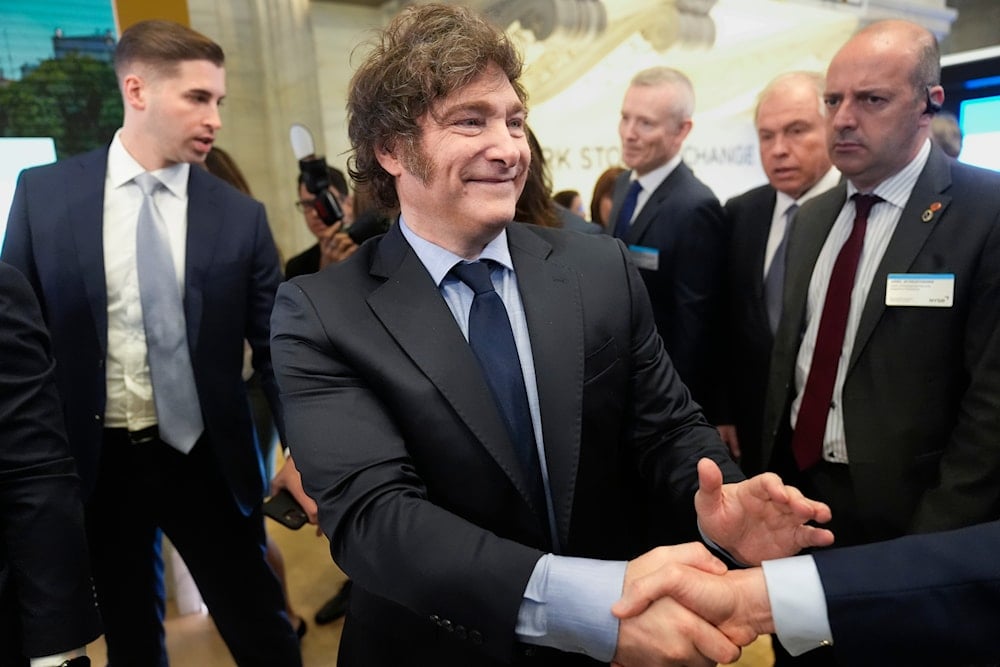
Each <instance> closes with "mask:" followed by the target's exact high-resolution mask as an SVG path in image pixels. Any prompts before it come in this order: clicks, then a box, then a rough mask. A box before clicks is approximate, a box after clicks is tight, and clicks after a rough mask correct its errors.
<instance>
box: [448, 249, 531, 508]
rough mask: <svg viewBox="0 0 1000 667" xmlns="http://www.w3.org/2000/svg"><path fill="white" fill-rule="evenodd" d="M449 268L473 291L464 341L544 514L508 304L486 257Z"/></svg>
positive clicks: (526, 400)
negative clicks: (477, 364)
mask: <svg viewBox="0 0 1000 667" xmlns="http://www.w3.org/2000/svg"><path fill="white" fill-rule="evenodd" d="M451 273H452V274H453V275H454V276H455V277H457V278H458V279H459V280H461V281H462V282H463V283H465V284H466V285H468V286H469V287H470V288H471V289H472V291H473V292H475V294H476V295H475V297H474V298H473V299H472V309H471V310H470V311H469V345H470V346H471V347H472V352H473V353H474V354H475V355H476V358H477V359H478V360H479V365H480V366H482V369H483V375H485V377H486V383H487V385H489V388H490V392H491V393H492V394H493V400H494V401H495V402H496V404H497V408H498V409H499V410H500V415H501V417H502V418H503V422H504V425H505V426H506V427H507V433H508V435H510V440H511V442H512V443H513V444H514V450H515V453H516V454H517V458H518V459H519V461H520V462H521V467H522V469H523V470H524V472H525V477H526V479H527V480H528V481H529V484H530V488H529V489H528V491H529V493H530V494H531V502H532V503H533V504H535V509H536V511H538V512H541V513H542V514H546V512H547V508H546V504H545V495H544V494H545V489H544V486H543V483H542V469H541V466H540V465H539V462H538V449H537V447H536V445H535V429H534V427H533V426H532V423H531V410H530V409H529V408H528V394H527V392H526V391H525V388H524V375H523V374H522V372H521V361H520V357H519V356H518V354H517V345H516V344H515V342H514V332H513V330H512V329H511V326H510V319H509V318H508V317H507V309H506V308H505V307H504V304H503V300H502V299H501V298H500V295H499V294H497V292H496V290H495V289H494V288H493V281H492V280H491V279H490V266H489V264H488V263H487V262H485V261H476V262H471V263H465V262H460V263H458V264H456V265H455V266H454V267H452V269H451Z"/></svg>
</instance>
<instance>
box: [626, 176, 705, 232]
mask: <svg viewBox="0 0 1000 667" xmlns="http://www.w3.org/2000/svg"><path fill="white" fill-rule="evenodd" d="M690 173H691V170H689V169H688V168H687V165H686V164H684V163H683V162H681V163H680V164H678V165H677V166H676V167H675V168H674V170H673V171H672V172H670V174H668V175H667V177H666V178H665V179H663V182H662V183H660V185H659V186H658V187H657V188H656V189H655V190H653V194H651V195H650V196H649V199H648V200H647V201H646V203H645V204H643V207H642V210H641V211H639V215H638V216H636V218H635V220H633V221H632V227H631V228H630V229H629V230H628V234H626V238H627V239H628V241H627V243H628V245H633V244H635V243H638V242H639V239H641V238H642V235H643V234H645V233H646V228H647V227H649V225H650V223H652V222H653V220H654V219H655V218H656V217H657V216H658V215H661V214H662V213H663V211H662V209H663V208H664V206H663V204H664V202H665V201H666V200H667V198H668V197H669V196H670V193H671V192H674V191H675V190H679V189H682V188H683V187H684V186H683V184H682V181H684V180H685V179H686V178H687V177H688V174H690ZM668 220H669V216H668Z"/></svg>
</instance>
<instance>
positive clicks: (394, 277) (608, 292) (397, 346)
mask: <svg viewBox="0 0 1000 667" xmlns="http://www.w3.org/2000/svg"><path fill="white" fill-rule="evenodd" d="M507 234H508V241H509V247H510V252H511V257H512V259H513V262H514V266H515V270H516V272H517V280H518V285H519V288H520V292H521V297H522V299H523V301H524V308H525V314H526V320H527V325H528V329H529V332H530V337H531V347H532V352H533V357H534V362H535V370H536V376H537V380H536V381H537V386H538V393H539V403H540V408H541V415H542V428H543V432H544V442H545V452H546V461H547V463H548V470H549V475H550V484H551V492H552V496H553V502H554V506H555V514H556V523H557V527H558V535H559V542H560V545H559V547H558V550H559V552H561V553H563V554H567V555H574V556H585V557H591V558H603V559H626V558H630V557H632V556H635V555H636V554H639V553H641V552H643V551H644V550H645V549H646V548H647V547H648V546H650V544H649V540H648V539H647V538H646V532H645V531H646V528H647V525H648V524H647V518H646V511H647V502H648V498H649V495H650V492H651V490H653V489H656V490H660V491H667V490H669V493H664V497H665V501H664V502H665V503H667V502H670V503H672V505H668V504H664V505H662V506H660V507H658V508H657V516H656V520H657V522H658V523H659V524H661V525H670V521H671V517H670V514H671V512H674V511H676V513H677V515H678V516H681V517H683V518H684V519H686V520H687V521H690V519H691V517H692V516H693V515H692V507H691V499H692V495H693V493H694V491H695V489H696V486H697V474H696V472H695V465H696V463H697V460H698V458H699V457H701V456H705V455H707V456H710V457H711V458H713V459H715V460H716V461H718V462H719V463H720V465H722V467H723V471H724V472H725V474H726V476H727V478H728V479H740V478H742V475H741V474H740V473H739V470H738V468H736V467H735V465H734V464H732V462H731V461H729V460H728V457H727V453H726V451H725V448H724V446H723V445H722V444H721V442H720V441H719V439H718V435H717V434H716V432H715V430H714V429H713V428H711V427H710V426H709V425H708V424H707V423H706V422H705V421H704V419H703V417H702V416H701V413H700V412H699V410H698V409H697V406H696V405H694V404H693V403H692V402H691V401H690V399H689V396H688V393H687V391H686V390H685V388H684V386H683V385H682V384H681V383H680V381H679V379H678V377H677V375H676V373H675V372H674V370H673V367H672V366H671V365H670V361H669V359H668V358H667V356H666V355H665V354H664V353H663V347H662V344H661V342H660V338H659V336H657V335H656V331H655V328H654V325H653V320H652V317H651V311H650V307H649V302H648V300H647V297H646V294H645V290H644V289H643V287H642V284H641V282H640V280H639V276H638V274H637V273H636V270H635V268H634V267H632V266H631V264H630V263H629V262H628V259H627V254H626V252H625V249H624V248H623V247H622V246H621V244H620V243H618V242H616V241H613V240H612V239H609V238H607V237H606V236H604V235H599V236H585V235H582V234H572V233H567V232H565V231H563V230H556V229H543V228H538V227H534V226H531V225H522V224H511V225H509V226H508V228H507ZM272 330H273V340H272V350H273V353H274V359H275V370H276V375H277V377H278V382H279V384H280V386H281V390H282V400H283V402H284V406H285V410H286V416H287V422H288V442H289V444H290V446H291V448H292V452H293V454H294V456H295V460H296V463H297V465H298V467H299V469H300V470H301V472H302V477H303V480H304V482H305V485H306V491H307V492H308V493H309V494H310V495H311V496H312V497H314V498H316V499H317V500H318V502H319V506H320V522H321V525H322V526H323V529H324V531H325V532H326V534H327V535H328V536H329V537H330V540H331V551H332V554H333V556H334V559H335V560H336V561H337V563H338V564H340V565H341V567H342V568H343V569H344V570H345V571H346V572H347V573H348V575H349V576H350V577H351V579H352V580H353V581H354V584H355V586H354V591H353V594H352V595H353V598H352V602H351V604H352V607H351V612H350V614H349V615H348V620H347V624H346V626H345V629H344V639H343V643H342V649H341V664H362V665H365V666H366V667H367V666H369V665H381V664H386V665H388V664H390V663H391V660H392V658H391V657H387V658H382V657H380V656H381V655H384V653H380V651H386V650H389V649H387V648H386V646H394V647H396V649H397V650H398V652H399V654H402V655H406V656H408V660H407V661H405V662H406V663H407V664H426V665H430V664H434V665H455V666H458V665H463V666H464V665H473V664H474V665H493V664H498V663H499V662H507V661H510V660H512V659H515V657H516V656H515V655H514V651H515V648H516V642H515V636H514V624H515V620H516V617H517V611H518V608H519V607H520V604H521V597H522V594H523V592H524V587H525V585H526V583H527V581H528V578H529V576H530V575H531V572H532V570H533V568H534V567H535V563H536V561H537V560H538V558H539V557H540V556H541V554H542V553H543V552H545V551H549V550H551V549H552V548H553V547H552V545H550V543H549V542H550V540H549V536H548V529H547V523H546V519H545V512H544V510H542V509H541V508H538V507H532V506H531V505H530V504H529V501H528V491H527V489H528V484H527V482H526V480H525V479H524V478H523V477H522V472H521V468H520V466H519V465H518V463H517V458H516V456H515V450H514V448H513V446H512V445H511V444H510V442H509V440H508V435H507V432H506V430H505V428H504V426H503V424H502V422H501V419H500V416H499V413H498V411H497V409H496V406H495V403H494V402H493V399H492V397H491V395H490V393H489V390H488V388H487V386H486V383H485V381H484V380H483V377H482V372H481V370H480V367H479V365H478V363H477V361H476V358H475V357H474V356H473V354H472V351H471V349H470V347H469V345H468V344H467V343H466V341H465V338H464V337H463V336H462V333H461V331H460V329H459V327H458V325H457V324H456V322H455V319H454V317H453V316H452V314H451V311H450V310H449V309H448V306H447V305H446V304H445V302H444V299H442V297H441V294H440V292H439V291H438V288H437V286H436V285H435V284H434V282H433V280H431V278H430V276H429V274H428V273H427V271H426V269H425V268H424V266H423V264H421V262H420V260H419V259H418V258H417V256H416V255H415V254H414V253H413V251H412V250H411V249H410V246H409V245H408V244H407V243H406V242H405V239H404V237H403V235H402V232H401V231H400V230H399V229H398V227H394V228H393V229H391V230H390V231H389V232H388V233H387V234H386V235H385V236H384V237H383V238H381V239H380V240H379V241H377V242H372V243H367V244H365V245H363V246H362V247H361V248H360V249H359V250H358V252H357V253H356V254H355V255H353V256H352V257H351V258H350V259H348V260H347V261H345V262H343V263H341V264H338V265H336V266H333V267H330V268H329V269H327V270H325V271H322V272H320V273H317V274H313V275H309V276H303V277H301V278H296V279H294V280H292V281H289V282H287V283H285V284H283V285H282V286H281V288H280V289H279V291H278V297H277V301H276V304H275V311H274V315H273V318H272ZM674 525H675V526H677V524H676V523H675V524H674ZM684 528H686V529H687V528H690V524H687V525H685V526H684ZM684 536H685V537H687V536H688V534H687V533H685V535H684ZM346 655H351V656H352V660H353V662H352V661H349V659H345V656H346ZM517 655H518V656H519V655H520V654H519V653H518V654H517ZM397 659H398V658H397ZM518 659H523V658H518ZM552 659H553V660H566V661H567V662H566V663H565V664H587V663H588V661H587V660H586V659H584V658H582V656H575V657H574V656H565V655H564V656H562V657H561V658H552ZM546 664H549V663H546ZM553 664H554V663H553ZM559 664H563V663H562V662H560V663H559Z"/></svg>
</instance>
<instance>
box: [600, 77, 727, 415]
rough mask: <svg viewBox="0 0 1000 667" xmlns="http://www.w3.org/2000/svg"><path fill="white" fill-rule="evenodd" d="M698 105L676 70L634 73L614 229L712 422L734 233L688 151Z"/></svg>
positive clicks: (625, 111) (674, 357) (622, 128)
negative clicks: (686, 160)
mask: <svg viewBox="0 0 1000 667" xmlns="http://www.w3.org/2000/svg"><path fill="white" fill-rule="evenodd" d="M694 103H695V99H694V88H693V87H692V85H691V81H690V80H689V79H688V78H687V76H685V75H684V74H683V73H682V72H679V71H677V70H675V69H671V68H669V67H652V68H650V69H647V70H643V71H641V72H639V73H638V74H636V75H635V77H633V79H632V81H631V83H630V85H629V87H628V90H626V92H625V99H624V101H623V102H622V111H621V119H620V120H619V123H618V135H619V137H620V138H621V142H622V161H623V162H624V163H625V165H626V166H627V167H628V168H629V171H627V172H625V173H623V174H622V175H621V176H619V177H618V180H617V181H616V183H615V188H614V196H613V200H612V205H611V216H610V223H609V229H613V234H614V236H615V237H616V238H620V239H621V240H622V241H623V242H624V243H625V245H626V246H628V248H629V252H630V254H631V256H632V259H633V261H634V262H635V264H636V266H637V267H639V275H641V276H642V279H643V282H644V283H645V285H646V290H647V291H648V292H649V299H650V301H651V302H652V304H653V318H654V320H655V322H656V329H657V331H659V333H660V336H661V337H662V338H663V344H664V346H665V347H666V348H667V353H668V354H669V355H670V359H671V361H673V363H674V366H675V367H676V368H677V372H678V373H679V374H680V376H681V380H683V381H684V384H686V385H687V387H688V389H690V391H691V394H692V396H693V397H694V399H695V400H696V401H698V403H700V404H701V405H702V407H703V408H704V409H705V411H706V413H707V415H708V417H709V418H710V419H712V420H713V421H714V418H715V417H716V415H715V408H716V405H717V403H718V396H717V394H716V387H717V379H718V373H719V372H720V371H721V368H720V365H719V363H718V355H717V353H716V348H715V346H714V344H713V341H714V340H716V338H717V337H718V334H719V332H720V328H721V323H722V322H721V316H722V307H723V302H722V295H723V288H724V284H725V283H724V279H725V261H726V243H727V239H728V233H729V231H728V226H727V223H726V220H725V217H724V215H723V212H722V207H721V206H720V205H719V200H718V199H716V197H715V195H714V194H713V193H712V191H711V190H710V189H709V188H708V186H706V185H705V184H704V183H702V182H701V181H700V180H698V178H697V177H696V176H695V175H694V172H692V171H691V169H690V168H689V167H688V166H687V165H686V164H685V163H684V161H683V160H682V159H681V149H682V147H683V146H684V140H685V139H687V136H688V133H689V132H690V131H691V127H692V120H691V116H692V115H693V114H694Z"/></svg>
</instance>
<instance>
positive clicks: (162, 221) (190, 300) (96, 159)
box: [3, 21, 301, 666]
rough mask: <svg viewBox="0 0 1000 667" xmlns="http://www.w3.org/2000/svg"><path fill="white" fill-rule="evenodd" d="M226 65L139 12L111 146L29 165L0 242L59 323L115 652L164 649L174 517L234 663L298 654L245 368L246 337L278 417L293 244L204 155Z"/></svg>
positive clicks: (172, 27) (121, 64)
mask: <svg viewBox="0 0 1000 667" xmlns="http://www.w3.org/2000/svg"><path fill="white" fill-rule="evenodd" d="M223 65H224V56H223V53H222V49H221V48H220V47H219V46H218V45H217V44H215V43H214V42H212V41H211V40H209V39H208V38H206V37H205V36H203V35H200V34H198V33H196V32H194V31H193V30H190V29H189V28H186V27H183V26H180V25H178V24H175V23H171V22H166V21H146V22H142V23H139V24H136V25H134V26H132V27H131V28H129V29H128V30H126V31H125V32H124V33H123V34H122V37H121V40H120V41H119V43H118V46H117V49H116V52H115V71H116V74H117V77H118V83H119V86H120V89H121V93H122V98H123V100H124V106H125V117H124V124H123V126H122V128H121V130H119V131H118V132H117V133H116V134H115V137H114V139H113V140H112V141H111V145H110V147H109V148H102V149H100V150H96V151H93V152H91V153H87V154H85V155H80V156H77V157H73V158H70V159H67V160H63V161H61V162H58V163H56V164H53V165H48V166H44V167H38V168H35V169H30V170H27V171H25V172H23V173H22V174H21V176H20V178H19V180H18V185H17V189H16V192H15V195H14V201H13V204H12V206H11V213H10V219H9V222H8V227H7V237H6V242H5V244H4V248H3V259H4V260H5V261H7V262H10V263H11V264H14V265H15V266H17V267H18V268H19V269H20V270H21V271H22V272H23V273H24V274H25V276H26V277H27V278H28V280H29V281H30V282H31V284H32V286H33V288H34V290H35V292H36V294H37V295H38V299H39V301H40V302H41V304H42V308H43V311H44V315H45V320H46V323H47V324H48V326H49V329H50V332H51V335H52V342H53V352H54V355H55V358H56V362H57V366H56V380H57V383H58V386H59V391H60V395H61V398H62V400H63V409H64V412H65V418H66V425H67V430H68V435H69V441H70V446H71V449H72V451H73V454H74V457H75V459H76V462H77V467H78V468H79V471H80V474H81V477H82V480H83V488H84V494H85V501H86V516H87V530H88V538H89V542H90V549H91V555H92V558H93V565H94V580H95V585H96V590H97V599H98V602H99V604H100V608H101V613H102V616H103V619H104V624H105V629H106V639H107V645H108V658H109V661H110V662H111V663H112V664H122V665H165V664H166V661H167V656H166V652H165V644H164V631H163V623H162V621H163V614H164V599H163V581H162V567H163V564H162V561H161V558H160V551H159V541H160V534H161V531H162V533H163V534H166V535H167V536H168V537H169V538H170V540H171V542H172V543H173V544H174V546H175V547H176V548H177V550H178V551H179V552H180V554H181V556H182V557H183V558H184V561H185V563H186V564H187V566H188V569H189V570H190V571H191V573H192V575H193V576H194V579H195V582H196V583H197V585H198V587H199V589H200V591H201V594H202V597H203V598H204V600H205V603H206V604H207V606H208V608H209V611H210V613H211V614H212V617H213V620H214V621H215V624H216V626H217V627H218V629H219V632H220V634H221V635H222V637H223V639H224V640H225V642H226V644H227V646H228V647H229V649H230V651H231V653H232V654H233V657H234V658H235V660H236V662H237V664H239V665H262V666H263V665H289V666H296V665H299V664H301V659H300V657H299V649H298V644H297V639H296V636H295V634H294V632H293V631H292V628H291V625H290V624H289V621H288V619H287V618H286V616H285V614H284V608H285V605H284V601H283V599H282V593H281V589H280V587H279V585H278V582H277V580H276V579H275V577H274V574H273V573H272V571H271V570H270V568H269V567H268V566H267V564H266V562H265V560H264V522H263V519H262V516H261V509H260V508H261V500H262V498H263V495H264V479H263V466H262V459H261V453H260V449H259V448H258V446H257V443H256V442H255V437H254V433H253V427H252V422H251V417H250V412H249V408H248V403H247V397H246V390H245V385H244V383H243V381H242V378H241V366H242V358H243V341H244V339H245V340H247V341H249V342H250V345H251V346H252V347H253V359H254V365H255V367H256V369H257V372H258V373H259V374H260V377H261V380H262V383H263V386H264V388H265V391H266V392H267V393H268V396H269V399H270V402H271V408H272V412H273V414H274V415H275V417H276V418H278V419H279V425H280V415H281V411H280V409H279V403H278V400H277V395H276V391H275V387H274V378H273V374H272V371H271V364H270V353H269V348H268V336H269V320H268V318H269V316H270V311H271V306H272V304H273V299H274V292H275V289H276V288H277V285H278V283H279V282H280V280H281V271H280V268H279V266H278V256H277V252H276V249H275V246H274V242H273V240H272V238H271V234H270V231H269V230H268V226H267V219H266V216H265V214H264V209H263V207H262V206H261V204H260V203H258V202H255V201H254V200H252V199H250V198H249V197H247V196H245V195H243V194H241V193H239V192H238V191H237V190H235V189H234V188H232V187H230V186H229V185H228V184H226V183H224V182H223V181H221V180H220V179H218V178H215V177H214V176H211V175H210V174H208V172H207V171H205V170H203V169H200V168H198V167H194V168H192V164H191V163H200V162H203V161H204V160H205V156H206V154H207V153H208V152H209V151H210V150H211V148H212V143H213V141H214V140H215V136H216V133H217V132H218V130H219V128H220V126H221V121H220V118H219V103H220V102H221V100H222V98H223V97H224V96H225V94H226V86H225V70H224V67H223ZM152 266H155V267H156V268H155V270H150V267H152Z"/></svg>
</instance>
